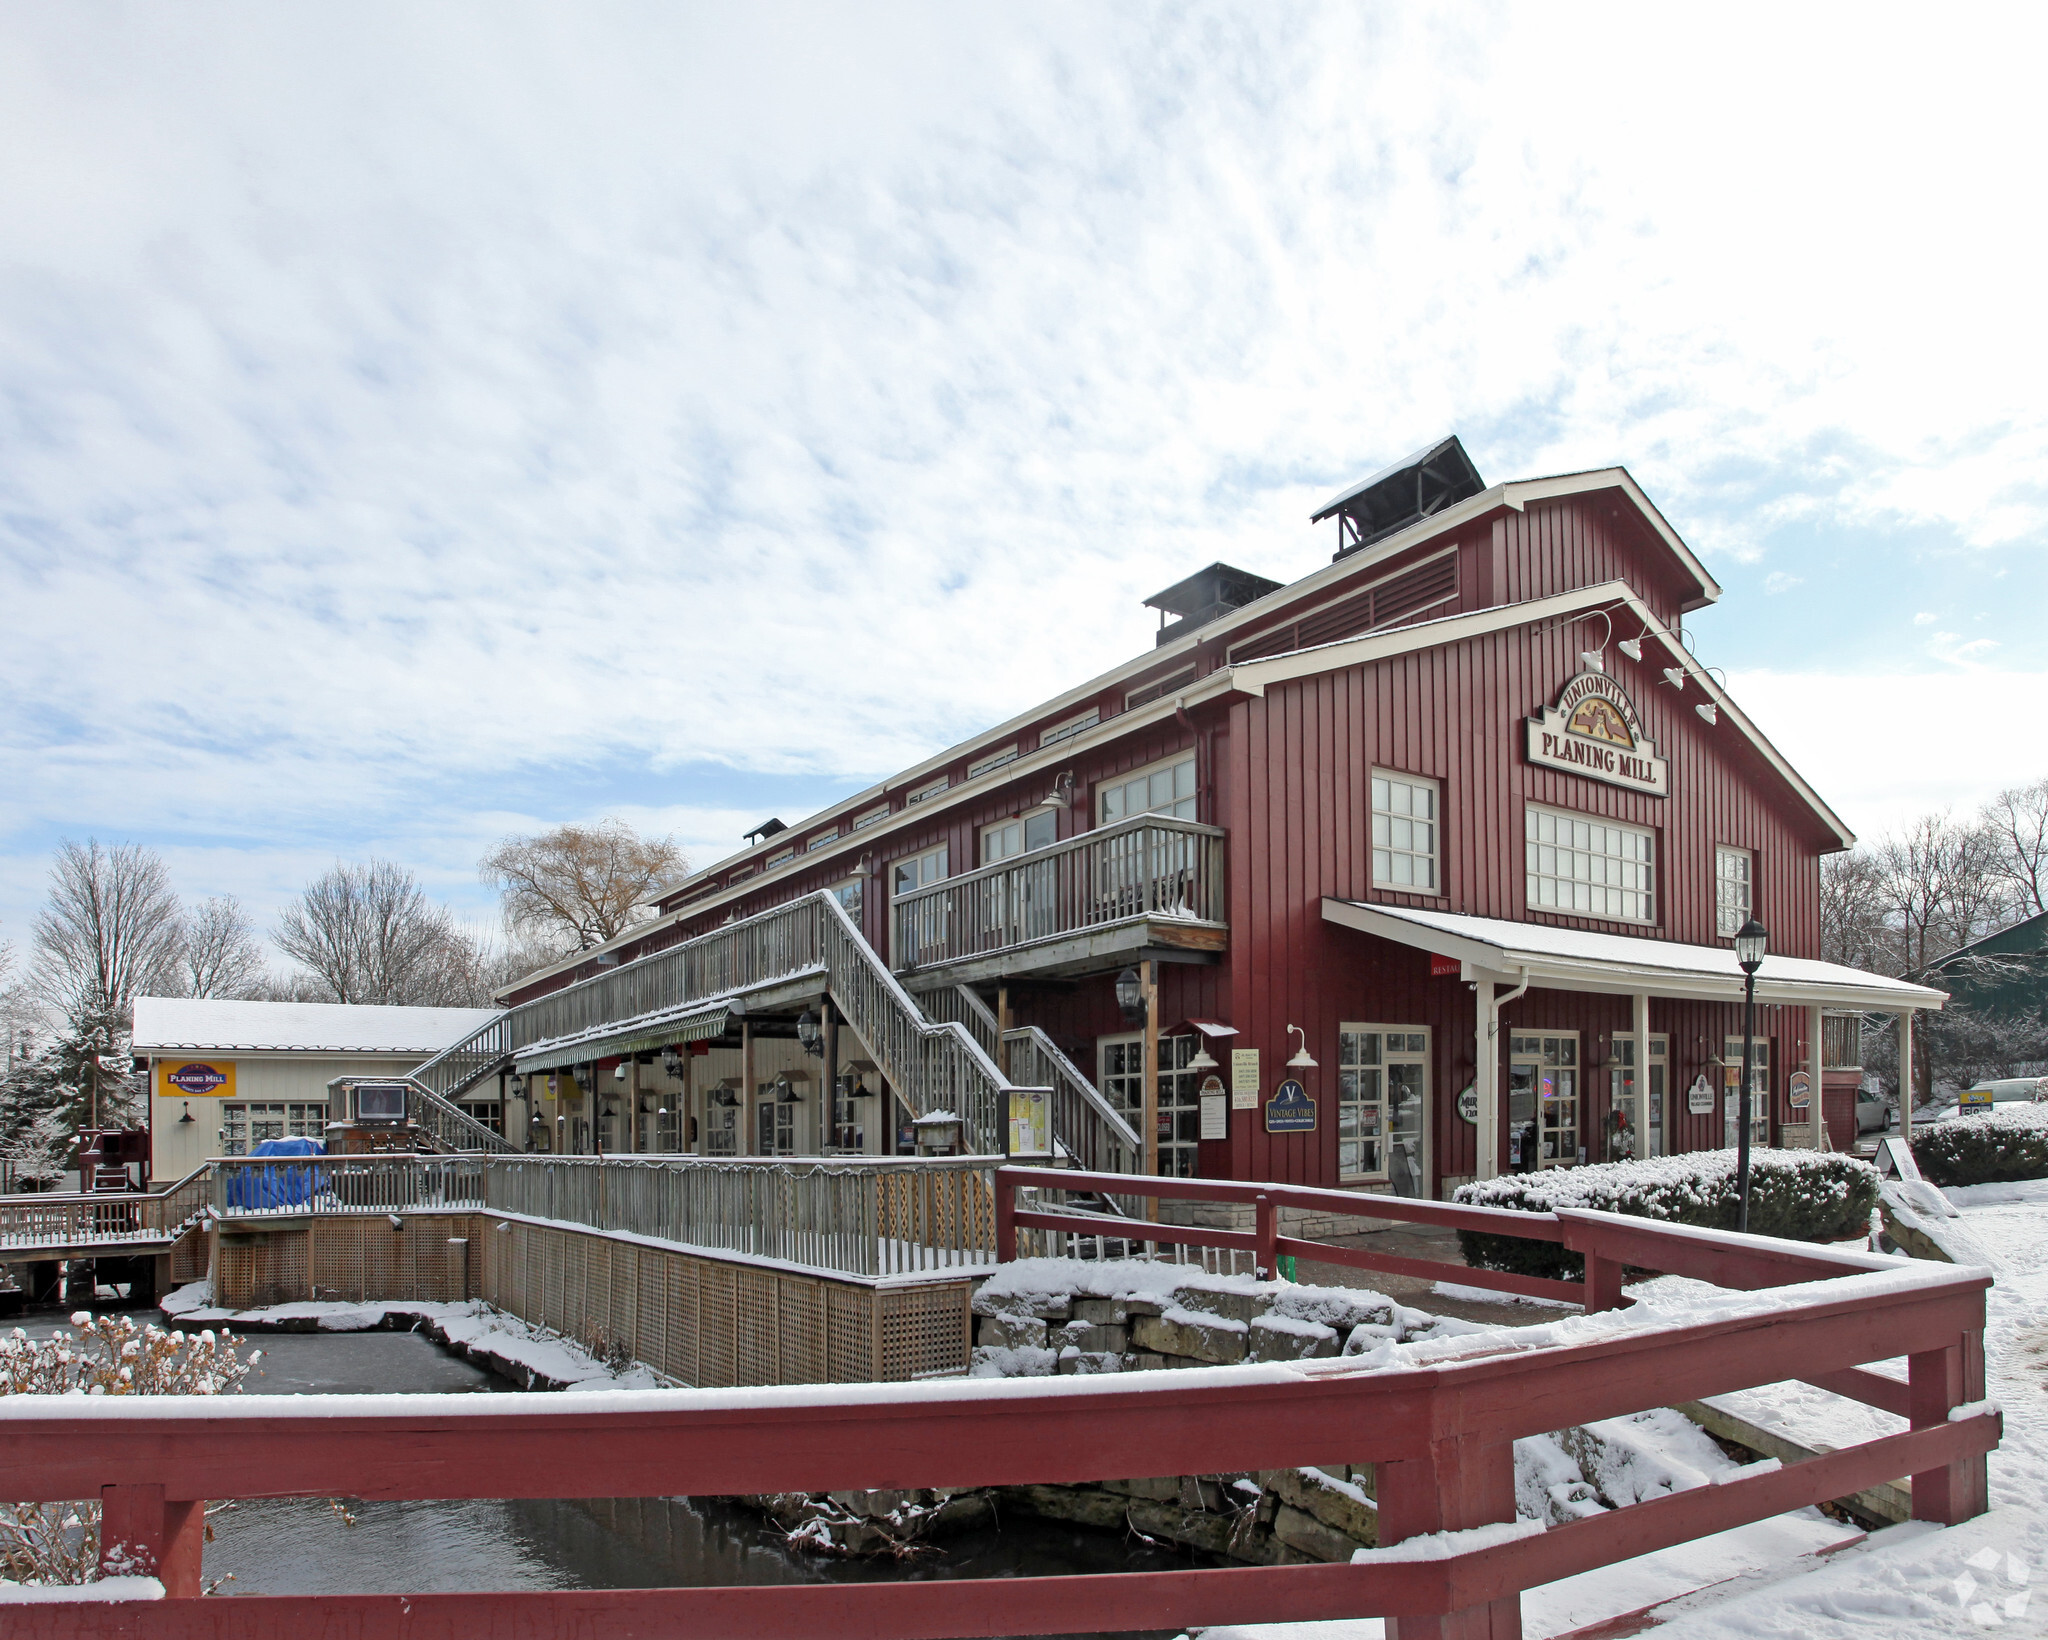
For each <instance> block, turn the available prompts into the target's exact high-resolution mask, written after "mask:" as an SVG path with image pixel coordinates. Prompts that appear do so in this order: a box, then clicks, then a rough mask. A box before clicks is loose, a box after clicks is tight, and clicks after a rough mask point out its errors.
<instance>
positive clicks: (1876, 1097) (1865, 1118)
mask: <svg viewBox="0 0 2048 1640" xmlns="http://www.w3.org/2000/svg"><path fill="white" fill-rule="evenodd" d="M1897 1120H1898V1110H1897V1107H1895V1106H1894V1105H1893V1104H1892V1102H1891V1100H1890V1099H1888V1098H1886V1097H1885V1094H1884V1091H1883V1090H1882V1089H1880V1088H1858V1089H1857V1090H1856V1131H1857V1132H1858V1133H1879V1132H1882V1131H1883V1130H1884V1129H1885V1128H1888V1127H1890V1126H1891V1125H1892V1123H1893V1122H1895V1121H1897Z"/></svg>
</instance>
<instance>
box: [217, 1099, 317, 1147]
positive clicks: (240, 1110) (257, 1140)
mask: <svg viewBox="0 0 2048 1640" xmlns="http://www.w3.org/2000/svg"><path fill="white" fill-rule="evenodd" d="M220 1125H221V1127H222V1129H223V1130H224V1131H223V1137H222V1139H221V1150H220V1153H221V1154H222V1155H223V1156H246V1155H248V1154H249V1152H250V1151H251V1150H252V1149H253V1148H254V1147H255V1146H257V1145H260V1144H262V1143H263V1141H264V1140H265V1139H321V1140H324V1139H325V1138H326V1137H327V1105H326V1102H325V1101H324V1100H323V1101H321V1102H319V1103H317V1104H301V1103H284V1102H280V1103H277V1104H256V1103H251V1102H249V1101H246V1100H230V1101H229V1102H228V1103H226V1104H224V1105H222V1106H221V1107H220Z"/></svg>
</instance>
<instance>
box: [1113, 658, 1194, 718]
mask: <svg viewBox="0 0 2048 1640" xmlns="http://www.w3.org/2000/svg"><path fill="white" fill-rule="evenodd" d="M1194 681H1195V669H1194V668H1193V667H1192V666H1184V667H1182V668H1181V669H1180V670H1179V671H1178V672H1175V673H1173V674H1171V675H1170V676H1167V677H1163V678H1161V679H1159V681H1158V682H1156V683H1148V684H1146V685H1145V686H1144V687H1143V688H1140V689H1133V690H1131V691H1130V692H1129V693H1128V694H1126V695H1125V696H1124V710H1125V711H1126V712H1135V711H1136V710H1137V709H1138V708H1139V707H1140V706H1146V705H1149V704H1150V703H1151V702H1153V701H1155V700H1164V699H1165V698H1166V697H1167V696H1168V695H1171V694H1173V693H1175V692H1176V691H1178V690H1181V689H1185V688H1186V687H1187V686H1188V685H1189V684H1191V683H1193V682H1194Z"/></svg>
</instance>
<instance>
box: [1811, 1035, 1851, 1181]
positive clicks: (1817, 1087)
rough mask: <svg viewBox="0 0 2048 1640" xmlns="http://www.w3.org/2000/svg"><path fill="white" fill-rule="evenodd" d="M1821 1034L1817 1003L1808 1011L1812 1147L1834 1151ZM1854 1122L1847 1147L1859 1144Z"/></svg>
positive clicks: (1825, 1056) (1825, 1062) (1825, 1057)
mask: <svg viewBox="0 0 2048 1640" xmlns="http://www.w3.org/2000/svg"><path fill="white" fill-rule="evenodd" d="M1820 1037H1821V1017H1820V1004H1819V1003H1817V1002H1816V1003H1815V1004H1814V1005H1813V1006H1812V1007H1811V1008H1808V1009H1807V1010H1806V1079H1807V1081H1808V1083H1809V1084H1810V1085H1811V1091H1810V1092H1809V1093H1808V1094H1807V1097H1808V1098H1809V1099H1811V1100H1812V1101H1813V1110H1812V1112H1811V1115H1812V1118H1813V1148H1814V1149H1815V1150H1833V1149H1834V1148H1835V1141H1834V1135H1833V1134H1831V1133H1829V1132H1828V1127H1827V1117H1828V1102H1827V1099H1826V1098H1825V1097H1824V1095H1823V1084H1822V1082H1821V1073H1822V1072H1823V1071H1824V1070H1825V1069H1826V1068H1827V1055H1825V1054H1824V1053H1822V1052H1821V1048H1820ZM1855 1121H1856V1119H1855V1117H1853V1116H1852V1117H1850V1119H1849V1122H1850V1127H1849V1142H1848V1148H1854V1146H1855V1143H1856V1128H1855Z"/></svg>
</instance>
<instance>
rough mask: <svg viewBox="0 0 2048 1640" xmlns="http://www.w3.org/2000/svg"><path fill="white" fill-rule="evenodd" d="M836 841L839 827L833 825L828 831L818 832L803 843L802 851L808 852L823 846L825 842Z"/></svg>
mask: <svg viewBox="0 0 2048 1640" xmlns="http://www.w3.org/2000/svg"><path fill="white" fill-rule="evenodd" d="M838 841H839V828H838V827H837V826H834V827H833V828H832V829H831V830H830V831H821V832H819V833H818V835H817V836H815V837H813V838H812V839H811V840H810V841H809V842H808V843H806V844H804V852H805V853H809V852H810V851H811V850H812V849H814V848H823V847H824V846H825V845H826V844H827V843H836V842H838Z"/></svg>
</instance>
